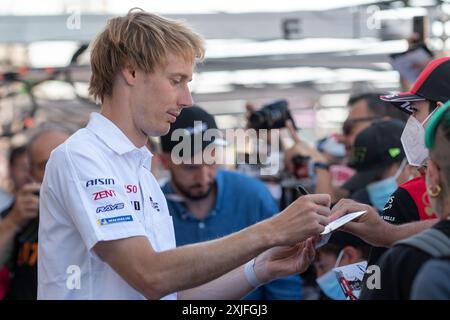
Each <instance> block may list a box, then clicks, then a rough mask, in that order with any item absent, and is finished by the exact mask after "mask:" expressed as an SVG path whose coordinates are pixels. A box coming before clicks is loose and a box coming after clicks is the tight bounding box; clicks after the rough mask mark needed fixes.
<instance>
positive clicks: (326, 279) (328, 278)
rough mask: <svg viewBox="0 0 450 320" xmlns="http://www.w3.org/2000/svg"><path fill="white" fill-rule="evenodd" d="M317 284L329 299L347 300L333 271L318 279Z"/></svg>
mask: <svg viewBox="0 0 450 320" xmlns="http://www.w3.org/2000/svg"><path fill="white" fill-rule="evenodd" d="M316 282H317V284H318V285H319V287H320V289H321V290H322V292H323V293H325V294H326V296H327V297H328V298H330V299H333V300H347V299H346V298H345V294H344V292H343V291H342V289H341V286H340V285H339V282H338V280H337V277H336V273H335V272H334V271H333V269H331V270H330V271H328V272H327V273H325V274H323V275H322V276H320V277H319V278H317V279H316Z"/></svg>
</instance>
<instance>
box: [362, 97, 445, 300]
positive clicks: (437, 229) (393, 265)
mask: <svg viewBox="0 0 450 320" xmlns="http://www.w3.org/2000/svg"><path fill="white" fill-rule="evenodd" d="M425 141H426V146H427V147H428V149H429V150H430V151H431V153H430V159H429V160H428V163H427V164H428V166H427V173H426V180H427V181H426V183H427V193H428V195H429V197H430V201H431V205H432V207H433V209H434V210H435V212H436V213H437V215H438V216H439V219H440V221H439V222H438V223H436V224H435V225H434V226H433V227H432V228H431V229H428V230H425V231H423V232H421V233H419V234H416V235H414V236H412V237H410V238H407V239H405V240H402V241H399V242H397V243H396V244H395V245H394V246H393V247H392V248H391V249H390V250H388V251H387V252H386V253H385V254H384V255H383V256H382V257H381V258H380V260H379V267H380V270H381V276H380V289H378V290H366V291H364V292H363V295H364V296H363V297H364V298H365V299H409V298H410V297H411V288H412V285H413V282H414V279H415V278H416V276H417V274H418V272H419V270H420V269H421V267H422V266H423V265H424V264H425V263H426V262H428V261H429V260H430V259H431V258H438V257H441V256H448V255H450V220H449V216H450V201H449V200H450V198H449V184H450V178H449V176H450V169H449V164H450V163H449V160H448V159H449V157H450V102H447V104H445V105H444V106H443V107H442V108H441V109H440V110H438V111H437V112H436V113H435V114H434V115H433V116H432V117H431V119H430V121H429V125H428V126H427V129H426V134H425ZM434 277H436V276H434ZM434 277H433V278H434ZM419 279H420V278H419ZM436 281H439V282H442V281H443V279H441V278H437V279H436V278H434V283H436Z"/></svg>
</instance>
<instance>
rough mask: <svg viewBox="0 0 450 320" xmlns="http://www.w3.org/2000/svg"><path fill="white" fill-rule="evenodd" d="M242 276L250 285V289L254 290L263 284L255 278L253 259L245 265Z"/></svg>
mask: <svg viewBox="0 0 450 320" xmlns="http://www.w3.org/2000/svg"><path fill="white" fill-rule="evenodd" d="M244 274H245V278H246V279H247V281H248V283H250V284H251V285H252V287H254V288H257V287H259V286H260V285H262V284H264V283H263V282H261V281H259V280H258V278H257V277H256V273H255V259H252V260H250V261H249V262H247V263H246V264H245V267H244Z"/></svg>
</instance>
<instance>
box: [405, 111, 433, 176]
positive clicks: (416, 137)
mask: <svg viewBox="0 0 450 320" xmlns="http://www.w3.org/2000/svg"><path fill="white" fill-rule="evenodd" d="M437 109H438V108H436V109H434V110H433V112H431V113H430V114H429V115H428V117H427V118H426V119H425V120H424V121H423V122H422V123H420V122H419V121H418V120H417V119H416V118H415V117H414V116H409V118H408V122H407V123H406V126H405V128H404V129H403V132H402V137H401V142H402V145H403V150H405V154H406V159H408V163H409V164H410V165H412V166H415V167H420V166H422V165H423V164H424V162H425V160H426V159H427V158H428V149H427V148H426V147H425V128H424V126H425V123H426V122H427V121H428V119H429V118H430V117H431V115H432V114H433V113H434V112H435V111H436V110H437Z"/></svg>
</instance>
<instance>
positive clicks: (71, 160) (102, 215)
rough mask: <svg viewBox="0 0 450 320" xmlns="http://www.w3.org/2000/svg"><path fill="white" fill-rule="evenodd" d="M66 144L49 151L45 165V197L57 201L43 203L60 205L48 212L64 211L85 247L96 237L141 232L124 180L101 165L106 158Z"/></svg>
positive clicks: (122, 236)
mask: <svg viewBox="0 0 450 320" xmlns="http://www.w3.org/2000/svg"><path fill="white" fill-rule="evenodd" d="M69 146H70V144H65V145H64V147H65V148H64V149H63V148H60V149H57V150H56V151H55V152H53V153H52V156H51V158H50V160H49V163H48V165H47V168H46V179H44V183H45V184H47V185H46V187H47V188H45V189H46V190H47V192H49V193H51V195H50V196H49V197H47V199H48V201H49V202H51V201H56V202H59V206H57V205H54V206H53V205H51V204H50V205H47V206H45V207H46V208H48V209H47V210H49V211H58V210H57V209H56V208H62V209H63V210H62V212H50V215H51V216H55V217H57V216H58V215H68V216H69V218H70V219H71V220H72V221H73V223H74V224H75V227H76V228H77V230H78V231H79V233H80V235H81V237H82V239H83V241H84V244H85V245H86V247H87V248H88V249H89V250H90V249H92V247H93V246H94V245H95V244H96V243H97V242H99V241H109V240H117V239H122V238H128V237H133V236H145V235H146V233H145V230H144V227H143V226H142V224H141V223H140V221H139V219H140V217H138V216H137V215H136V213H135V211H134V209H133V208H132V206H131V203H130V201H129V199H128V197H127V194H126V191H125V188H124V183H122V181H120V179H119V177H118V176H117V175H116V174H115V173H114V172H113V168H108V166H107V165H105V164H107V163H110V161H108V160H109V159H104V157H106V156H105V155H102V154H100V153H97V154H96V153H95V150H92V151H91V150H89V152H86V151H85V150H84V151H82V150H80V149H77V148H72V149H71V148H69ZM115 169H117V168H115ZM44 201H45V197H44Z"/></svg>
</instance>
